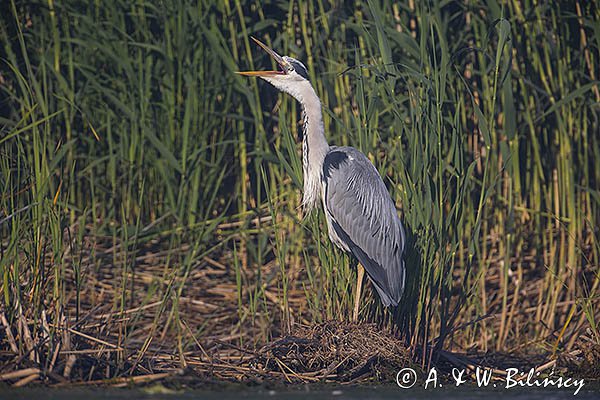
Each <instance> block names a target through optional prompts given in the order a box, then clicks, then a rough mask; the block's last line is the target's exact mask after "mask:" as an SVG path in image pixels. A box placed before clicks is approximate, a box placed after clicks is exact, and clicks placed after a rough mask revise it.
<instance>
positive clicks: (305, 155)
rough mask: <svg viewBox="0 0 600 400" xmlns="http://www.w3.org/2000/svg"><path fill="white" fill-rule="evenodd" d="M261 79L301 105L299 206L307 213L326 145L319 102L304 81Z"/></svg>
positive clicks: (317, 192)
mask: <svg viewBox="0 0 600 400" xmlns="http://www.w3.org/2000/svg"><path fill="white" fill-rule="evenodd" d="M263 79H264V80H266V81H267V82H270V83H271V84H273V86H275V87H276V88H278V89H279V90H281V91H284V92H286V93H288V94H290V95H292V96H293V97H294V98H295V99H296V100H298V102H299V103H300V104H301V105H302V115H303V126H302V131H303V139H302V167H303V173H304V193H303V197H302V207H303V209H304V211H305V213H306V214H308V213H309V212H310V211H311V210H312V209H313V208H315V206H317V204H318V202H319V201H320V200H321V179H322V176H323V162H324V161H325V156H326V155H327V152H328V151H329V145H328V144H327V140H326V139H325V128H324V126H323V114H322V111H321V101H320V100H319V97H318V96H317V93H316V92H315V89H314V88H313V87H312V85H311V84H310V82H309V81H308V80H291V79H290V80H289V81H287V80H286V81H281V80H280V79H272V78H270V77H264V78H263Z"/></svg>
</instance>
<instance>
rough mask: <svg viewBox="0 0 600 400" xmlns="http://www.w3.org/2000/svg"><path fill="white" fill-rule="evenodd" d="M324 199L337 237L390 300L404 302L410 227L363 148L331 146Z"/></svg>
mask: <svg viewBox="0 0 600 400" xmlns="http://www.w3.org/2000/svg"><path fill="white" fill-rule="evenodd" d="M323 203H324V209H325V215H326V218H327V224H328V227H329V237H330V238H331V241H332V242H333V243H335V244H336V245H337V246H339V247H340V248H341V249H343V250H345V251H349V252H351V253H352V254H353V255H354V256H355V257H356V258H357V259H358V261H360V263H361V264H362V265H363V266H364V268H365V270H366V271H367V274H368V276H369V278H370V279H371V281H372V282H373V285H374V286H375V288H376V289H377V292H378V293H379V296H380V297H381V302H382V303H383V304H384V305H385V306H390V305H392V306H396V305H398V302H399V301H400V297H401V296H402V292H403V290H404V281H405V268H404V260H403V259H402V254H403V252H404V243H405V235H404V229H403V227H402V223H401V222H400V219H399V218H398V214H397V213H396V208H395V206H394V203H393V202H392V199H391V198H390V195H389V194H388V191H387V189H386V187H385V185H384V183H383V181H382V180H381V177H380V176H379V173H378V172H377V170H376V169H375V167H374V166H373V164H371V162H370V161H369V159H368V158H367V157H365V155H364V154H363V153H361V152H360V151H358V150H356V149H354V148H352V147H335V146H332V147H330V150H329V152H328V153H327V155H326V156H325V162H324V164H323Z"/></svg>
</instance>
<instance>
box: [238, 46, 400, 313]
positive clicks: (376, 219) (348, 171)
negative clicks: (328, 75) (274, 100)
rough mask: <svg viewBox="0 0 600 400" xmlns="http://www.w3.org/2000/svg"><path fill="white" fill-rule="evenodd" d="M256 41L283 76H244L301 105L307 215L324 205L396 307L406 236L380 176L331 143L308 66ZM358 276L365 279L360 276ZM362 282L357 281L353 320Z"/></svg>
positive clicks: (340, 238)
mask: <svg viewBox="0 0 600 400" xmlns="http://www.w3.org/2000/svg"><path fill="white" fill-rule="evenodd" d="M253 39H254V38H253ZM254 41H255V42H256V43H258V44H259V45H260V46H261V47H262V48H263V49H264V50H265V51H266V52H267V53H269V54H270V55H271V57H273V59H274V60H275V61H276V62H277V63H278V64H279V66H280V67H281V69H282V71H248V72H240V74H242V75H246V76H258V77H260V78H262V79H264V80H265V81H267V82H269V83H271V84H272V85H273V86H275V87H276V88H278V89H279V90H281V91H283V92H286V93H288V94H290V95H291V96H293V97H294V98H295V99H296V100H298V102H299V103H300V104H301V105H302V109H303V115H304V117H303V120H304V126H303V133H304V138H303V141H302V153H303V154H302V164H303V173H304V190H303V199H302V204H303V206H304V209H305V211H306V212H310V210H311V209H313V208H314V207H315V206H316V205H317V204H318V202H319V200H321V201H322V203H323V208H324V210H325V215H326V218H327V225H328V231H329V237H330V239H331V241H332V242H333V243H335V244H336V245H337V246H338V247H340V248H341V249H343V250H344V251H347V252H351V253H352V254H353V255H354V256H355V257H356V258H357V259H358V261H359V262H360V263H361V264H362V265H363V267H364V268H365V270H366V271H367V275H368V276H369V278H370V280H371V282H373V285H374V286H375V289H376V290H377V293H379V297H380V298H381V302H382V303H383V304H384V305H385V306H396V305H398V302H399V301H400V298H401V297H402V292H403V290H404V282H405V268H404V261H403V259H402V255H403V252H404V243H405V235H404V229H403V227H402V223H401V222H400V219H399V218H398V214H397V212H396V208H395V206H394V202H393V201H392V199H391V197H390V195H389V193H388V191H387V189H386V187H385V184H384V183H383V180H382V179H381V176H379V173H378V172H377V170H376V169H375V167H374V166H373V164H372V163H371V162H370V161H369V159H368V158H367V157H365V155H364V154H362V153H361V152H360V151H358V150H356V149H354V148H352V147H336V146H329V145H328V144H327V140H326V139H325V129H324V126H323V116H322V112H321V102H320V100H319V97H318V96H317V94H316V93H315V90H314V88H313V87H312V85H311V84H310V82H309V77H308V72H307V70H306V67H304V65H303V64H302V63H301V62H300V61H298V60H296V59H293V58H291V57H285V56H284V57H281V56H280V55H278V54H277V53H275V52H274V51H273V50H271V49H270V48H268V47H267V46H265V45H264V44H263V43H261V42H260V41H258V40H256V39H254ZM359 277H362V275H361V274H360V273H359ZM360 281H361V279H360V278H359V282H358V284H357V295H356V296H355V297H356V299H355V301H356V304H355V310H354V311H355V319H356V316H357V314H358V301H359V298H360V290H359V289H360V286H359V285H360Z"/></svg>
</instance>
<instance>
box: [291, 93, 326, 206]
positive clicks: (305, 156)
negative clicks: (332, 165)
mask: <svg viewBox="0 0 600 400" xmlns="http://www.w3.org/2000/svg"><path fill="white" fill-rule="evenodd" d="M307 92H310V93H306V96H304V97H303V99H302V100H300V99H298V101H300V104H302V114H303V125H302V130H303V138H302V167H303V172H304V195H303V198H302V206H303V208H304V210H305V212H306V213H309V212H310V211H311V210H312V209H313V208H315V206H316V205H317V203H318V202H319V201H320V199H321V196H320V194H321V179H322V178H323V162H324V161H325V156H326V155H327V152H328V151H329V145H328V144H327V139H325V128H324V126H323V114H322V111H321V101H320V100H319V97H318V96H317V94H316V93H315V91H314V89H313V88H312V87H310V91H307Z"/></svg>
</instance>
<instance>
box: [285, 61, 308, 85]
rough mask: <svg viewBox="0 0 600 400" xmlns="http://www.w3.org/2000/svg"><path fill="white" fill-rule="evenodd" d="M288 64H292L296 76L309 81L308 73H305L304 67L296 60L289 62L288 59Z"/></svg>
mask: <svg viewBox="0 0 600 400" xmlns="http://www.w3.org/2000/svg"><path fill="white" fill-rule="evenodd" d="M288 62H289V63H290V64H292V67H294V71H296V73H297V74H298V75H300V76H301V77H303V78H304V79H306V80H307V81H308V80H309V79H308V71H306V67H305V66H304V65H302V63H301V62H299V61H296V60H290V59H288Z"/></svg>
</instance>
